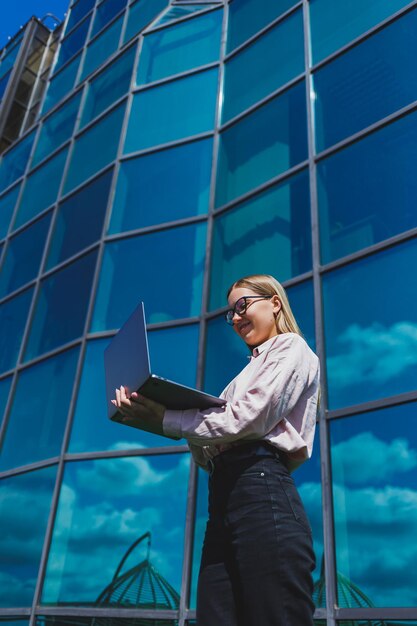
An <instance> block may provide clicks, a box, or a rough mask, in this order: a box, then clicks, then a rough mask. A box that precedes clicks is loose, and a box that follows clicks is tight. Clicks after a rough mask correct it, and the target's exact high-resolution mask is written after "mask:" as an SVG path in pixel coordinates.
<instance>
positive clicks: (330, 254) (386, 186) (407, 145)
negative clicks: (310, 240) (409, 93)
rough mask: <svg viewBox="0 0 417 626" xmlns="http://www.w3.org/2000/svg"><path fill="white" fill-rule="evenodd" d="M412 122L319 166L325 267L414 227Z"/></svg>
mask: <svg viewBox="0 0 417 626" xmlns="http://www.w3.org/2000/svg"><path fill="white" fill-rule="evenodd" d="M416 122H417V115H416V114H415V113H413V114H411V115H408V116H406V117H403V118H401V119H399V120H398V121H397V122H395V123H394V124H390V125H389V126H385V127H384V128H382V129H381V130H379V131H378V132H376V133H372V134H371V135H368V136H367V137H365V138H364V139H362V140H361V141H359V142H357V143H354V144H352V145H351V146H348V147H347V148H345V149H344V150H341V151H339V152H337V153H336V154H334V155H332V156H331V157H329V158H327V159H324V160H323V161H320V162H319V163H318V165H317V172H318V198H319V209H320V237H321V258H322V261H323V262H324V263H328V262H330V261H333V260H334V259H337V258H339V257H342V256H344V255H346V254H350V253H352V252H356V251H357V250H360V249H361V248H366V247H367V246H370V245H372V244H375V243H378V242H379V241H382V240H383V239H388V238H389V237H392V236H394V235H396V234H397V233H400V232H402V231H406V230H408V229H410V228H415V227H416V226H417V213H416V210H415V198H416V195H417V180H416V176H415V172H414V163H415V161H416V159H417V124H416Z"/></svg>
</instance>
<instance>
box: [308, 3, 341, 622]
mask: <svg viewBox="0 0 417 626" xmlns="http://www.w3.org/2000/svg"><path fill="white" fill-rule="evenodd" d="M303 30H304V63H305V73H306V80H305V83H306V85H305V86H306V92H305V93H306V103H307V129H308V130H307V132H308V158H309V179H310V211H311V231H312V257H313V290H314V323H315V335H316V345H317V355H318V357H319V359H320V362H321V363H322V368H321V379H320V384H321V386H323V388H324V389H327V378H326V368H325V362H326V361H325V354H326V353H325V336H324V321H323V315H324V312H323V306H322V284H321V275H320V230H319V207H318V193H317V166H316V163H315V160H314V152H315V148H314V137H315V119H314V104H313V102H312V97H311V94H312V90H313V82H312V72H311V69H310V65H311V40H310V39H311V31H310V12H309V2H308V0H303ZM326 404H327V394H326V393H323V394H322V399H321V402H320V408H319V434H320V439H319V443H320V470H321V471H320V474H321V484H322V506H323V511H322V515H323V548H324V563H325V585H326V608H325V609H324V614H325V618H326V620H327V621H326V623H327V626H336V622H335V613H334V611H335V606H336V604H337V580H336V559H335V539H334V534H333V528H334V520H333V493H332V484H331V466H330V442H329V433H328V428H327V422H326V420H325V409H326Z"/></svg>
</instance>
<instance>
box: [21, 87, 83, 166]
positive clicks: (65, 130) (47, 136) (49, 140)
mask: <svg viewBox="0 0 417 626" xmlns="http://www.w3.org/2000/svg"><path fill="white" fill-rule="evenodd" d="M80 100H81V92H79V93H77V94H76V95H75V96H73V97H72V98H71V99H70V100H69V101H68V102H66V103H65V104H64V106H62V107H61V108H60V109H58V111H55V113H53V114H52V115H51V116H50V117H48V118H47V119H46V120H45V121H44V123H43V125H42V128H41V132H40V135H39V139H38V142H37V144H36V150H35V154H34V155H33V159H32V166H34V165H36V164H37V163H39V161H42V159H44V158H45V157H46V156H47V155H48V154H50V153H51V152H52V151H53V150H56V149H57V148H59V146H60V145H61V144H62V143H64V141H66V140H67V139H69V138H70V137H71V134H72V132H73V130H74V126H75V121H76V119H77V112H78V106H79V104H80Z"/></svg>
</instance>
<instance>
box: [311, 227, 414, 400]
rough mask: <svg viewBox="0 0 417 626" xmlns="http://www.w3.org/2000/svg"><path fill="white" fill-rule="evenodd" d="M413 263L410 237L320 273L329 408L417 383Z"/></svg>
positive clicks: (394, 391)
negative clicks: (395, 244) (393, 301)
mask: <svg viewBox="0 0 417 626" xmlns="http://www.w3.org/2000/svg"><path fill="white" fill-rule="evenodd" d="M416 265H417V240H416V239H414V240H411V241H408V242H406V243H402V244H399V245H397V246H395V247H393V248H390V249H388V250H385V251H383V252H379V253H377V254H373V255H372V256H369V257H366V258H364V259H361V260H360V261H357V262H355V263H352V264H350V265H347V266H346V267H343V268H341V269H339V270H335V271H333V272H331V273H326V274H325V275H324V276H323V297H324V324H325V336H326V349H327V378H328V387H329V406H330V408H332V409H333V408H338V407H341V406H349V405H353V404H358V403H360V402H366V401H368V400H375V399H377V398H381V397H385V396H391V395H395V394H398V393H402V392H406V391H411V390H414V389H415V388H416V376H417V358H416V354H417V348H416V341H417V339H416V337H417V333H416V328H417V298H416V286H415V282H414V281H412V280H410V268H414V267H416ZM390 290H393V291H392V293H393V294H395V306H393V305H392V304H390V302H389V298H388V294H389V292H390ZM387 298H388V299H387ZM355 303H356V304H355Z"/></svg>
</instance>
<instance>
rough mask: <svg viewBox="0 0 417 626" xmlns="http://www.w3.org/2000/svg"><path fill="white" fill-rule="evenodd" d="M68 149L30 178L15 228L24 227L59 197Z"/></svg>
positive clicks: (24, 191) (24, 190) (20, 204)
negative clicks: (23, 225)
mask: <svg viewBox="0 0 417 626" xmlns="http://www.w3.org/2000/svg"><path fill="white" fill-rule="evenodd" d="M67 154H68V148H64V150H61V152H59V153H58V154H57V155H56V156H54V157H52V159H50V160H49V161H47V162H46V163H45V164H44V165H42V166H41V167H40V168H39V169H38V170H36V171H35V172H34V173H33V174H31V175H30V176H28V178H27V179H26V184H25V186H24V189H23V193H22V197H21V199H20V202H19V209H18V212H17V216H16V220H15V223H14V225H13V226H14V228H18V227H19V226H22V224H24V223H25V222H27V221H28V220H30V219H32V218H33V217H35V215H37V214H38V213H40V212H41V211H43V210H44V209H46V208H48V207H49V206H51V205H52V204H53V203H54V202H55V200H56V197H57V195H58V190H59V186H60V184H61V177H62V173H63V171H64V167H65V162H66V160H67Z"/></svg>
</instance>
